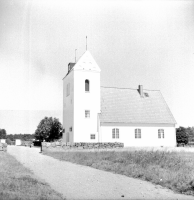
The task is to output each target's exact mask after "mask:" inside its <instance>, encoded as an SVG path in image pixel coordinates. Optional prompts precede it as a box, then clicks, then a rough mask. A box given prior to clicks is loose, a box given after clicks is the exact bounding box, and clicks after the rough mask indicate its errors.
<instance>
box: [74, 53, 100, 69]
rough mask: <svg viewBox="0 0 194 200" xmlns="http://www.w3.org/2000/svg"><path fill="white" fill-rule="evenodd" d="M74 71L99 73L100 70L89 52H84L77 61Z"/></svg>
mask: <svg viewBox="0 0 194 200" xmlns="http://www.w3.org/2000/svg"><path fill="white" fill-rule="evenodd" d="M73 69H74V70H92V71H97V72H100V71H101V70H100V68H99V66H98V65H97V63H96V61H95V60H94V58H93V57H92V55H91V53H90V52H89V51H86V52H85V53H84V54H83V55H82V56H81V57H80V58H79V60H78V61H77V63H76V64H75V66H74V67H73Z"/></svg>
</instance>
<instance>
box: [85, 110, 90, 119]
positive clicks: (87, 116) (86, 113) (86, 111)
mask: <svg viewBox="0 0 194 200" xmlns="http://www.w3.org/2000/svg"><path fill="white" fill-rule="evenodd" d="M85 118H90V111H89V110H85Z"/></svg>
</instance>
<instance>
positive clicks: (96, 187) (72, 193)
mask: <svg viewBox="0 0 194 200" xmlns="http://www.w3.org/2000/svg"><path fill="white" fill-rule="evenodd" d="M39 152H40V149H37V148H29V147H18V146H8V153H9V154H11V155H13V156H14V157H15V158H16V159H17V160H18V161H19V162H21V163H22V164H23V165H24V166H25V167H27V168H29V169H31V170H32V171H33V172H34V174H35V175H36V176H37V177H39V178H40V179H43V180H45V181H46V182H47V183H49V184H50V186H51V187H52V188H53V189H54V190H56V191H58V192H60V193H62V194H63V196H64V197H66V198H67V199H194V197H193V196H186V195H181V194H175V193H174V192H172V191H171V190H168V189H164V188H162V187H161V186H156V185H153V184H151V183H149V182H146V181H141V180H138V179H133V178H128V177H126V176H122V175H118V174H113V173H110V172H105V171H101V170H97V169H93V168H90V167H86V166H81V165H76V164H72V163H69V162H64V161H59V160H56V159H54V158H51V157H48V156H45V155H42V154H41V153H39Z"/></svg>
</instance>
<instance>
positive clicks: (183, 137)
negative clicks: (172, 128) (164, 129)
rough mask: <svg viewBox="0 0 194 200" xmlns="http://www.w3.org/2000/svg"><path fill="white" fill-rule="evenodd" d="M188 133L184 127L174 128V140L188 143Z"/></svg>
mask: <svg viewBox="0 0 194 200" xmlns="http://www.w3.org/2000/svg"><path fill="white" fill-rule="evenodd" d="M188 138H189V136H188V134H187V132H186V129H185V128H184V127H181V126H180V127H179V128H177V129H176V140H177V143H183V144H187V143H188Z"/></svg>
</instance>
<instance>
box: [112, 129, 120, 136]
mask: <svg viewBox="0 0 194 200" xmlns="http://www.w3.org/2000/svg"><path fill="white" fill-rule="evenodd" d="M112 138H113V139H115V138H118V139H119V129H118V128H113V129H112Z"/></svg>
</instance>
